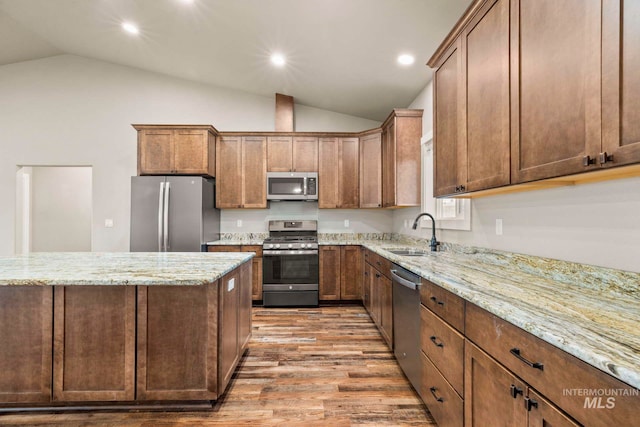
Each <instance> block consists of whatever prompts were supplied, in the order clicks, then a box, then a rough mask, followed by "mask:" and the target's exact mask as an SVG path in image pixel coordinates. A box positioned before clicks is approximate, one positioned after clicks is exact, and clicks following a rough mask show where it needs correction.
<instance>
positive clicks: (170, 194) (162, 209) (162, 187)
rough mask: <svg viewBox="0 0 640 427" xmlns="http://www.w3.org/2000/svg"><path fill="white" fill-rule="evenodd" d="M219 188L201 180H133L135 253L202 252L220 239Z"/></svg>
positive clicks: (205, 180) (133, 242)
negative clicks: (217, 205)
mask: <svg viewBox="0 0 640 427" xmlns="http://www.w3.org/2000/svg"><path fill="white" fill-rule="evenodd" d="M214 200H215V184H214V181H213V180H211V179H206V178H202V177H199V176H134V177H131V238H130V250H131V251H132V252H200V251H202V250H206V248H205V247H204V245H205V243H206V242H210V241H212V240H218V239H219V237H220V211H219V210H217V209H215V207H214Z"/></svg>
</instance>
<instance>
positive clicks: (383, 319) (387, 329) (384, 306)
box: [376, 275, 393, 348]
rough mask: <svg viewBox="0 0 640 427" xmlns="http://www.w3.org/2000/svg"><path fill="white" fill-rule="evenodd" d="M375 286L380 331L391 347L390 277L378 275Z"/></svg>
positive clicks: (391, 303) (391, 308)
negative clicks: (378, 307) (377, 295)
mask: <svg viewBox="0 0 640 427" xmlns="http://www.w3.org/2000/svg"><path fill="white" fill-rule="evenodd" d="M376 287H377V288H378V292H379V294H380V300H379V301H380V333H381V334H382V337H383V338H384V339H385V341H386V342H387V344H388V345H389V348H393V288H392V284H391V279H389V278H388V277H387V276H385V275H380V277H377V282H376Z"/></svg>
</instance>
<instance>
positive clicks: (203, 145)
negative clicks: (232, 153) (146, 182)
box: [133, 125, 217, 177]
mask: <svg viewBox="0 0 640 427" xmlns="http://www.w3.org/2000/svg"><path fill="white" fill-rule="evenodd" d="M133 127H134V128H135V129H136V130H137V131H138V175H174V174H178V175H179V174H182V175H205V176H211V177H215V176H216V174H215V166H216V161H215V153H216V151H215V138H216V134H217V131H216V130H215V129H214V128H213V127H212V126H209V125H180V126H177V125H133Z"/></svg>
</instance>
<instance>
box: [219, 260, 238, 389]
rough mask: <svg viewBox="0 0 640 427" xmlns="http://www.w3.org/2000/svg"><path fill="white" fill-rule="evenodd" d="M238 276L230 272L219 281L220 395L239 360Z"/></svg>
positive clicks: (236, 273)
mask: <svg viewBox="0 0 640 427" xmlns="http://www.w3.org/2000/svg"><path fill="white" fill-rule="evenodd" d="M240 279H241V277H240V274H239V273H238V272H237V271H234V272H231V273H229V274H227V275H226V276H224V277H223V278H222V279H220V285H219V292H220V293H219V301H220V304H219V306H218V328H219V329H220V331H219V334H218V352H219V353H218V392H219V393H220V394H222V392H223V391H224V389H225V387H226V386H227V384H228V383H229V380H231V375H233V371H234V369H235V366H236V364H237V363H238V360H239V358H240V344H239V343H240V339H239V327H238V326H239V325H238V323H239V322H238V309H239V305H240V296H239V294H240V289H239V287H240V286H239V285H240Z"/></svg>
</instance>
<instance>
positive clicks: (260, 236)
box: [207, 233, 269, 246]
mask: <svg viewBox="0 0 640 427" xmlns="http://www.w3.org/2000/svg"><path fill="white" fill-rule="evenodd" d="M267 237H269V233H220V240H214V241H213V242H207V245H211V246H219V245H262V242H263V241H264V239H266V238H267Z"/></svg>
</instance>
